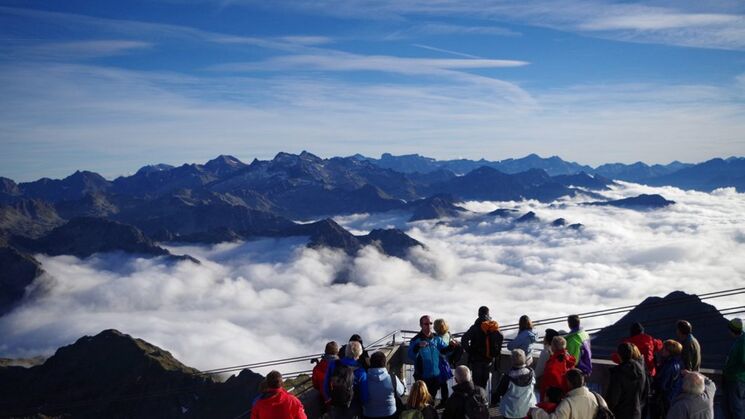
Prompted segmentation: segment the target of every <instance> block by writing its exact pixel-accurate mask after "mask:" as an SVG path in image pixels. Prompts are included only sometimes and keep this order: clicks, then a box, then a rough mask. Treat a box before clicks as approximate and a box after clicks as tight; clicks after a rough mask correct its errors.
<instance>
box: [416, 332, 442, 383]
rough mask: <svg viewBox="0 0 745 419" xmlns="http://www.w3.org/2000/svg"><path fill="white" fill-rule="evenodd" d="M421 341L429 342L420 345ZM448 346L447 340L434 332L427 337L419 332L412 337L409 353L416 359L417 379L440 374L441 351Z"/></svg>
mask: <svg viewBox="0 0 745 419" xmlns="http://www.w3.org/2000/svg"><path fill="white" fill-rule="evenodd" d="M420 342H427V346H424V347H420V346H419V343H420ZM447 346H448V345H446V344H445V341H443V340H442V338H441V337H440V336H437V335H436V334H434V333H433V334H432V336H430V337H426V336H424V334H422V332H419V333H417V334H416V336H414V337H413V338H412V339H411V341H410V342H409V351H408V355H409V358H410V359H411V360H412V361H414V379H415V380H421V379H426V378H434V377H439V376H440V351H441V350H442V349H444V348H447Z"/></svg>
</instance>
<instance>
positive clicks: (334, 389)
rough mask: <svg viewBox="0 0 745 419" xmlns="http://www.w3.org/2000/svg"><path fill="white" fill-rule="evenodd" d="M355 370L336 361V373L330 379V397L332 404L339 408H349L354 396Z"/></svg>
mask: <svg viewBox="0 0 745 419" xmlns="http://www.w3.org/2000/svg"><path fill="white" fill-rule="evenodd" d="M353 386H354V368H352V367H350V366H349V365H345V364H344V363H342V362H341V361H340V360H336V361H334V372H333V374H331V377H329V397H330V398H331V404H332V405H334V406H339V407H349V405H351V404H352V397H353V396H354V390H353Z"/></svg>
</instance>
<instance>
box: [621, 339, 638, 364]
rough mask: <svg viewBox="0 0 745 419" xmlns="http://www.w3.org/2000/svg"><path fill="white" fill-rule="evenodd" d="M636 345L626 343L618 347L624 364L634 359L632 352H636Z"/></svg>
mask: <svg viewBox="0 0 745 419" xmlns="http://www.w3.org/2000/svg"><path fill="white" fill-rule="evenodd" d="M633 348H634V344H632V343H629V342H624V343H622V344H620V345H618V350H617V351H618V356H620V357H621V361H622V362H629V361H631V358H632V352H633V351H634V349H633Z"/></svg>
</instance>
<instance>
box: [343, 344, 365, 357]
mask: <svg viewBox="0 0 745 419" xmlns="http://www.w3.org/2000/svg"><path fill="white" fill-rule="evenodd" d="M344 352H345V353H344V355H345V356H346V357H347V358H352V359H357V358H359V357H360V355H362V344H361V343H359V342H357V341H356V340H352V341H349V343H347V348H346V350H345V351H344Z"/></svg>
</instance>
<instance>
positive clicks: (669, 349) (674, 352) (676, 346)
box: [662, 339, 683, 356]
mask: <svg viewBox="0 0 745 419" xmlns="http://www.w3.org/2000/svg"><path fill="white" fill-rule="evenodd" d="M682 352H683V345H681V344H680V342H678V341H677V340H675V339H668V340H666V341H665V342H664V343H663V344H662V355H663V356H678V355H680V354H681V353H682Z"/></svg>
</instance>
